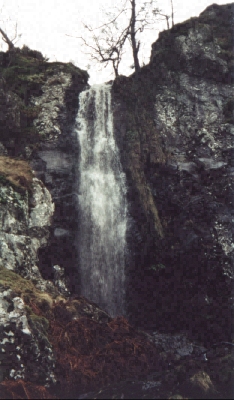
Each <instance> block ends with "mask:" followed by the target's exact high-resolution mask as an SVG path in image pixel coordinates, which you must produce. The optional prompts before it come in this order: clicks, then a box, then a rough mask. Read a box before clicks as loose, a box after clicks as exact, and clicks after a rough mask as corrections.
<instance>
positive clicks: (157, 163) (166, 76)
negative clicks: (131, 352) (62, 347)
mask: <svg viewBox="0 0 234 400" xmlns="http://www.w3.org/2000/svg"><path fill="white" fill-rule="evenodd" d="M233 29H234V4H227V5H223V6H218V5H215V4H214V5H212V6H210V7H208V8H207V9H206V10H205V11H204V12H203V13H201V15H200V16H199V17H198V18H191V19H190V20H188V21H186V22H184V23H182V24H178V25H175V26H174V27H173V28H172V29H171V30H169V31H164V32H162V33H161V34H160V35H159V39H158V40H157V42H156V43H154V44H153V45H152V55H151V61H150V63H149V65H148V66H146V67H143V68H142V71H141V75H140V77H139V80H138V82H137V81H136V80H135V79H134V76H132V77H130V78H125V77H119V79H117V80H116V81H115V82H114V85H113V94H114V109H115V111H114V112H115V128H116V137H117V139H118V141H119V147H120V149H121V154H122V162H123V165H124V167H125V171H126V174H127V177H128V183H129V202H130V225H131V226H129V238H128V242H129V248H130V251H131V254H132V261H129V267H128V269H129V313H130V315H131V316H132V317H131V318H132V321H135V322H136V323H139V321H142V324H143V325H145V326H146V325H147V321H150V323H148V326H149V327H150V325H151V327H158V328H164V329H165V328H166V329H172V327H174V328H175V329H185V330H188V331H190V333H191V334H192V335H195V336H197V337H199V338H200V339H202V340H207V342H208V341H215V340H217V338H218V337H220V338H221V337H226V338H228V337H229V338H230V335H231V327H232V321H233V319H232V318H233V317H232V312H233V277H234V276H233V256H234V248H233V233H234V225H233V198H234V197H233V194H234V193H233V171H234V170H233V166H234V164H233V155H234V136H233V134H234V114H233V110H234V108H233V105H234V102H233V78H234V75H233V74H234V71H233V70H234V55H233ZM126 93H127V95H126ZM139 245H140V247H139ZM130 259H131V256H130ZM133 270H135V271H137V273H135V275H134V277H133ZM205 332H206V333H205ZM207 336H208V337H207Z"/></svg>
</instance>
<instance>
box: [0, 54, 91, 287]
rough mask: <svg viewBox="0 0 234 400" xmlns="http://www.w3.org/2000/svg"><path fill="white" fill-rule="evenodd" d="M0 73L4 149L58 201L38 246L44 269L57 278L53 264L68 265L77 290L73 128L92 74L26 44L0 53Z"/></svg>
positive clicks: (45, 273)
mask: <svg viewBox="0 0 234 400" xmlns="http://www.w3.org/2000/svg"><path fill="white" fill-rule="evenodd" d="M0 72H1V82H0V104H1V113H0V121H1V127H0V141H1V148H0V152H1V154H2V155H8V156H13V157H20V158H23V159H26V160H28V162H29V163H30V165H31V167H32V169H33V170H34V173H35V175H36V177H37V178H39V179H40V180H42V182H43V183H44V184H45V185H46V187H47V189H48V190H49V192H50V194H51V195H52V199H53V202H54V204H55V211H54V214H53V227H52V226H51V228H50V234H49V237H48V242H47V244H46V245H45V246H41V247H40V248H39V250H38V256H39V261H38V266H39V269H40V272H41V273H42V275H43V277H44V278H45V279H53V278H54V273H55V271H54V269H53V266H54V265H59V266H60V267H62V268H66V269H67V272H68V274H69V273H72V274H73V278H72V286H73V287H71V289H72V290H73V291H77V285H76V280H75V277H74V275H75V272H76V268H75V259H76V249H75V246H74V240H75V231H76V220H77V218H76V200H77V199H76V197H75V195H74V192H75V189H76V188H75V186H74V185H75V181H76V164H77V159H78V144H77V140H76V137H75V135H74V134H73V129H72V127H73V125H74V122H75V117H76V114H77V109H78V96H79V93H80V92H81V91H82V89H83V88H84V87H85V85H86V84H87V80H88V74H87V73H86V71H83V70H81V69H79V68H77V67H75V66H74V65H72V64H71V63H68V64H64V63H60V62H53V63H49V62H47V61H46V60H45V59H44V58H43V56H42V54H40V53H39V52H37V51H34V50H30V49H28V48H27V47H23V49H21V50H20V49H15V50H14V52H13V53H12V52H7V53H0Z"/></svg>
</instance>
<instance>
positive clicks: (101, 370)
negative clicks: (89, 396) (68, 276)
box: [50, 302, 158, 397]
mask: <svg viewBox="0 0 234 400" xmlns="http://www.w3.org/2000/svg"><path fill="white" fill-rule="evenodd" d="M65 306H66V305H65V304H64V303H62V302H61V303H60V304H59V305H56V306H55V307H54V311H55V315H56V318H55V319H54V320H53V321H52V322H51V329H50V341H51V343H52V345H53V348H54V351H55V354H56V358H57V369H56V376H57V378H58V380H59V389H58V390H59V393H60V396H63V395H64V396H65V397H66V395H67V396H68V395H70V396H72V394H75V393H77V392H80V393H81V392H82V391H83V392H84V391H87V390H88V391H90V390H93V389H95V388H98V387H101V386H105V385H108V384H109V383H114V382H118V381H120V380H124V379H131V378H134V379H142V378H144V377H145V376H147V375H148V374H149V372H150V371H151V370H155V369H157V367H158V353H157V351H156V349H155V347H154V345H153V344H151V343H150V342H149V341H148V340H147V339H146V338H145V336H144V335H142V334H140V333H138V332H136V331H135V329H134V328H133V327H131V325H129V323H128V322H127V320H126V319H125V318H124V317H117V318H114V319H112V320H111V321H110V322H104V323H100V322H97V321H94V320H92V319H90V318H86V317H82V318H79V319H77V320H72V321H70V322H68V320H67V318H66V317H67V310H66V307H65ZM56 309H57V310H56Z"/></svg>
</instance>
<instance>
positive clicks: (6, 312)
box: [0, 3, 234, 398]
mask: <svg viewBox="0 0 234 400" xmlns="http://www.w3.org/2000/svg"><path fill="white" fill-rule="evenodd" d="M233 32H234V4H233V3H231V4H227V5H222V6H218V5H216V4H213V5H211V6H209V7H208V8H207V9H206V10H204V12H202V13H201V14H200V16H199V17H195V18H191V19H189V20H188V21H185V22H184V23H180V24H176V25H175V26H174V27H173V28H171V29H170V30H167V31H163V32H161V33H160V35H159V38H158V40H157V41H156V42H155V43H153V44H152V53H151V59H150V62H149V64H148V65H145V66H143V67H142V68H141V71H140V73H139V76H138V77H137V79H136V77H135V74H132V75H131V76H129V77H126V76H118V77H117V78H116V79H115V80H114V81H113V82H112V83H111V84H110V83H108V84H102V85H94V86H92V87H90V86H89V85H88V74H87V72H86V71H83V70H81V69H79V68H78V67H75V66H74V65H73V64H71V63H68V64H64V63H60V62H55V63H49V62H48V61H46V60H45V59H44V58H43V56H42V55H41V54H40V53H39V52H37V51H34V50H30V49H28V48H27V47H24V48H22V49H15V52H14V53H9V52H6V53H3V52H1V53H0V74H1V79H0V381H1V382H0V398H29V397H32V398H33V396H34V397H37V398H51V396H54V397H55V398H67V397H69V398H77V397H79V396H80V397H79V398H105V396H106V397H112V398H123V397H122V396H125V398H135V397H137V396H140V398H194V397H196V398H224V397H228V398H233V381H234V379H233V378H234V375H233V366H234V364H233V362H234V357H233V344H234V343H233V308H234V302H233V298H234V297H233V290H234V287H233V278H234V276H233V260H234V258H233V257H234V247H233V234H234V224H233V222H234V220H233V199H234V191H233V176H234V175H233V174H234V162H233V155H234V140H233V138H234V136H233V135H234V114H233V113H234V98H233V81H234V53H233ZM108 385H109V386H108ZM26 392H27V393H28V394H29V395H27V393H26ZM1 396H2V397H1ZM85 396H86V397H85ZM131 396H132V397H131ZM173 396H174V397H173ZM176 396H180V397H176Z"/></svg>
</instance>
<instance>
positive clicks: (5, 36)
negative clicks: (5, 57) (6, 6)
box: [0, 28, 15, 50]
mask: <svg viewBox="0 0 234 400" xmlns="http://www.w3.org/2000/svg"><path fill="white" fill-rule="evenodd" d="M0 33H1V34H2V37H3V40H4V42H6V43H7V44H8V50H13V49H14V48H15V46H14V44H13V43H12V41H11V40H10V39H9V37H8V36H7V34H6V33H5V32H4V31H3V30H2V29H1V28H0Z"/></svg>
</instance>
